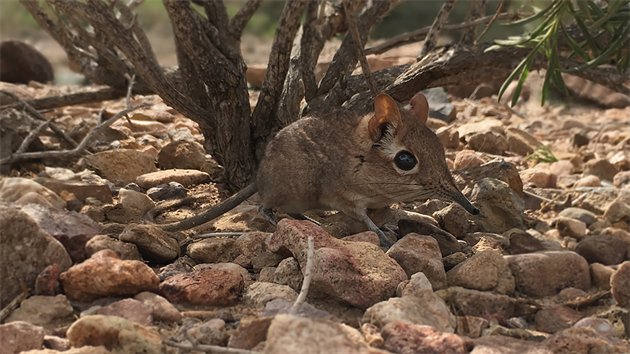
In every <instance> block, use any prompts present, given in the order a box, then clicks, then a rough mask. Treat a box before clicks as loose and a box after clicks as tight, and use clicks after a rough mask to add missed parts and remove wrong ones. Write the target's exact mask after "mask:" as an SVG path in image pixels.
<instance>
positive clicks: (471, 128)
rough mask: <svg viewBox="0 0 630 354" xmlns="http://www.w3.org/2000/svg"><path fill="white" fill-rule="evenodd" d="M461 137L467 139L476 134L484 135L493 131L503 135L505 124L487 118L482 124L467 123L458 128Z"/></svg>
mask: <svg viewBox="0 0 630 354" xmlns="http://www.w3.org/2000/svg"><path fill="white" fill-rule="evenodd" d="M457 131H458V132H459V136H461V137H465V136H467V135H472V134H475V133H482V132H486V131H493V132H496V133H501V132H502V131H503V123H501V121H500V120H498V119H496V118H489V117H488V118H485V119H484V120H482V121H480V122H475V123H466V124H463V125H461V126H460V127H459V128H457Z"/></svg>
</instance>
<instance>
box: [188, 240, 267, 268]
mask: <svg viewBox="0 0 630 354" xmlns="http://www.w3.org/2000/svg"><path fill="white" fill-rule="evenodd" d="M261 247H262V246H261ZM187 253H188V255H189V256H190V257H192V259H194V260H195V261H197V262H198V263H225V262H232V261H233V260H234V259H235V258H236V257H237V256H238V255H239V249H238V247H236V240H235V239H233V238H219V237H211V238H206V239H203V240H201V241H199V242H195V243H192V244H190V245H189V246H188V249H187Z"/></svg>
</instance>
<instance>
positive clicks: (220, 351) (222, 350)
mask: <svg viewBox="0 0 630 354" xmlns="http://www.w3.org/2000/svg"><path fill="white" fill-rule="evenodd" d="M163 343H164V344H166V345H168V346H171V347H175V348H181V349H188V350H198V351H202V352H206V353H214V354H259V353H260V352H255V351H253V350H247V349H237V348H227V347H221V346H218V345H208V344H198V345H196V346H193V345H190V344H184V343H177V342H174V341H171V340H165V341H164V342H163Z"/></svg>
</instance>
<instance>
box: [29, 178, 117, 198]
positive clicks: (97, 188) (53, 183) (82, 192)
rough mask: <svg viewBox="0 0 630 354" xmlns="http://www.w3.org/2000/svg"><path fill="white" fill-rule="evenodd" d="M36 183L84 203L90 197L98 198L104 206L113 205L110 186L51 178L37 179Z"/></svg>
mask: <svg viewBox="0 0 630 354" xmlns="http://www.w3.org/2000/svg"><path fill="white" fill-rule="evenodd" d="M35 181H36V182H37V183H40V184H41V185H43V186H44V187H46V188H48V189H50V190H51V191H53V192H55V193H57V194H61V192H63V191H67V192H69V193H72V194H74V195H75V196H76V197H77V199H78V200H80V201H81V202H83V203H85V200H86V199H87V198H90V197H91V198H96V199H97V200H99V201H101V202H102V203H104V204H112V203H113V199H112V191H111V189H110V188H109V185H108V184H104V183H103V184H101V183H85V182H77V181H63V180H58V179H51V178H36V179H35Z"/></svg>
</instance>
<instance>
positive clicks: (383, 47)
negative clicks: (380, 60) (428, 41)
mask: <svg viewBox="0 0 630 354" xmlns="http://www.w3.org/2000/svg"><path fill="white" fill-rule="evenodd" d="M523 16H525V15H524V14H523ZM519 17H520V14H514V13H502V14H500V15H499V16H498V17H497V20H509V19H514V18H519ZM493 18H494V15H490V16H486V17H482V18H480V19H476V20H474V21H470V22H464V23H458V24H454V25H445V26H444V27H442V31H456V30H460V29H464V28H468V27H474V26H479V25H482V24H484V23H488V22H490V21H491V20H492V19H493ZM430 29H431V27H424V28H420V29H417V30H415V31H413V32H409V33H404V34H401V35H399V36H396V37H394V38H392V39H389V40H387V41H385V42H383V43H380V44H378V45H375V46H373V47H369V48H367V49H365V54H366V55H370V54H382V53H385V52H386V51H388V50H390V49H392V48H396V47H399V46H402V45H405V44H410V43H415V42H419V41H421V40H423V39H424V38H426V34H427V33H429V30H430Z"/></svg>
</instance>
